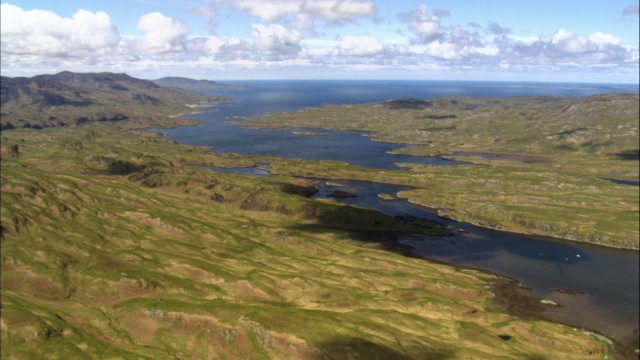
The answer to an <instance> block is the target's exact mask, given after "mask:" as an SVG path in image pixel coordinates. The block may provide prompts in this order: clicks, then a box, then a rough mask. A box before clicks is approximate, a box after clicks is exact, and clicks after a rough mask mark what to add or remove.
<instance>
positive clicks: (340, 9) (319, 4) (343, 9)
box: [301, 0, 376, 22]
mask: <svg viewBox="0 0 640 360" xmlns="http://www.w3.org/2000/svg"><path fill="white" fill-rule="evenodd" d="M301 10H302V11H303V12H304V13H307V14H309V15H312V16H316V17H319V18H321V19H325V20H330V21H334V22H345V21H351V20H353V19H355V18H357V17H359V16H367V15H372V14H375V12H376V5H375V3H374V2H373V1H371V0H368V1H357V0H314V1H304V2H303V3H302V6H301Z"/></svg>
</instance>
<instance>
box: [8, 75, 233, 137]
mask: <svg viewBox="0 0 640 360" xmlns="http://www.w3.org/2000/svg"><path fill="white" fill-rule="evenodd" d="M219 99H221V98H220V97H216V96H208V95H204V94H198V93H193V92H190V91H187V90H182V89H177V88H165V87H162V86H159V85H156V84H154V83H153V82H151V81H147V80H142V79H136V78H134V77H131V76H129V75H126V74H116V73H109V72H104V73H73V72H70V71H64V72H61V73H58V74H55V75H38V76H34V77H31V78H26V77H16V78H11V77H6V76H3V77H2V78H1V79H0V104H1V114H2V124H1V128H0V130H9V129H14V128H32V129H41V128H45V127H66V126H76V125H80V124H85V123H88V122H98V121H102V122H104V121H111V122H114V121H123V120H129V119H133V118H140V117H147V118H148V117H153V116H166V115H175V114H177V113H179V112H186V111H188V110H190V109H189V108H187V107H186V106H185V105H187V104H193V103H204V102H213V101H216V100H219ZM191 111H192V110H191Z"/></svg>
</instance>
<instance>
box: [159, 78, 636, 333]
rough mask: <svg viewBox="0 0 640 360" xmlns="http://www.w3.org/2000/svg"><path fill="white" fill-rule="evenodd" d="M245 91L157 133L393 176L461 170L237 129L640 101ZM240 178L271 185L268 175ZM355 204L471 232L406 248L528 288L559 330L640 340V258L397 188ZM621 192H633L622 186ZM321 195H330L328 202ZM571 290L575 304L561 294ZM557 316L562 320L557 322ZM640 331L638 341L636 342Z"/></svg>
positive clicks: (397, 89)
mask: <svg viewBox="0 0 640 360" xmlns="http://www.w3.org/2000/svg"><path fill="white" fill-rule="evenodd" d="M228 83H231V84H233V85H239V86H243V87H245V89H244V90H225V91H219V90H217V91H212V92H211V93H213V94H219V95H225V96H228V97H231V98H234V99H236V100H237V101H234V102H225V103H219V104H216V105H214V106H213V110H215V111H213V112H209V113H201V114H195V115H186V117H194V118H198V119H201V120H202V123H200V124H198V125H196V126H189V127H180V128H175V129H162V130H157V131H160V132H162V133H164V134H166V135H167V137H168V138H170V139H172V140H177V141H180V142H183V143H188V144H193V145H208V146H213V147H214V148H215V151H217V152H222V153H228V152H234V153H240V154H260V155H270V156H279V157H285V158H304V159H311V160H338V161H344V162H348V163H351V164H356V165H363V166H368V167H375V168H381V169H393V168H395V166H394V163H398V162H418V163H427V164H440V165H455V164H456V163H455V162H449V161H445V160H443V159H441V158H439V157H410V156H409V157H407V156H399V155H390V154H387V153H386V152H387V151H389V150H392V149H395V148H397V147H399V146H400V145H398V144H388V143H381V142H374V141H371V140H370V139H369V138H368V137H366V136H363V134H362V133H359V132H334V131H325V130H317V131H316V132H319V133H321V134H322V135H323V136H302V135H296V134H294V133H293V130H292V129H288V130H273V129H247V128H242V127H240V126H237V125H236V124H234V123H235V122H239V121H242V118H243V117H248V116H255V115H260V114H265V113H271V112H280V111H291V110H298V109H303V108H306V107H316V106H323V105H327V104H332V105H339V104H361V103H371V102H378V101H384V100H388V99H393V98H419V99H427V98H437V97H449V96H456V97H459V96H476V97H507V96H566V97H572V98H580V97H586V96H591V95H595V94H601V93H610V92H628V93H638V92H639V88H638V86H637V85H619V84H560V83H556V84H545V83H515V82H514V83H498V82H446V81H430V82H428V81H374V80H371V81H346V80H325V81H302V80H296V81H237V82H228ZM239 172H244V173H247V174H252V175H256V176H265V175H266V174H265V173H264V172H263V171H262V170H260V169H242V170H239ZM345 185H347V188H346V189H347V190H348V191H353V192H356V193H358V194H359V195H360V196H359V197H358V198H355V199H344V200H341V201H343V202H347V203H353V204H356V205H359V206H367V207H370V208H374V209H377V210H379V211H382V212H384V213H387V214H389V215H392V216H394V215H399V214H400V215H401V214H410V215H414V216H418V217H423V218H431V219H437V220H438V221H441V222H445V223H446V224H448V225H451V226H454V227H455V228H456V229H464V231H463V232H460V231H455V234H454V236H452V237H446V238H425V237H421V236H412V235H408V236H405V237H403V238H401V239H400V240H399V241H400V242H401V243H404V244H407V245H410V246H412V247H414V249H415V250H414V252H415V253H416V254H417V255H420V256H424V257H427V258H431V259H435V260H439V261H443V262H447V263H451V264H457V265H463V266H469V267H475V268H481V269H486V270H489V271H492V272H495V273H498V274H502V275H507V276H511V277H514V278H517V279H519V280H520V282H521V283H522V285H523V286H525V287H528V288H531V293H532V295H534V296H537V297H540V298H546V299H552V300H554V301H556V302H558V303H560V304H561V305H562V307H561V308H559V309H551V310H550V313H552V315H553V317H554V318H555V319H557V320H558V321H563V322H566V323H570V324H572V325H574V326H584V327H588V328H592V329H595V330H598V331H601V332H603V333H606V334H609V335H612V336H615V337H617V338H620V339H625V340H626V341H627V342H628V341H637V336H638V335H637V331H638V330H637V329H638V322H639V321H640V315H639V310H638V302H639V301H640V297H639V295H638V289H639V287H640V284H639V278H640V266H639V263H640V261H639V258H638V253H637V252H633V251H625V250H617V249H609V248H603V247H599V246H593V245H589V244H581V243H576V242H569V241H562V240H558V239H550V238H544V237H535V236H525V235H520V234H512V233H506V232H500V231H493V230H488V229H482V228H478V227H475V226H472V225H469V224H462V223H457V222H454V221H448V220H443V219H438V218H437V216H436V215H435V214H433V213H432V212H430V211H428V210H427V209H424V208H421V207H417V206H414V205H411V204H408V203H406V202H402V201H394V202H385V201H382V200H380V199H378V198H377V197H376V194H378V193H380V192H385V193H391V194H393V193H395V192H397V191H398V190H400V189H397V188H395V187H391V186H387V185H382V184H371V183H358V182H348V183H345ZM620 186H629V185H627V184H621V185H620ZM318 196H320V195H318ZM557 289H571V290H573V291H576V292H577V294H575V295H571V296H569V295H566V294H562V293H558V292H557V291H554V290H557ZM554 312H555V313H554ZM634 331H635V335H634Z"/></svg>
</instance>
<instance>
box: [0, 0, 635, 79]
mask: <svg viewBox="0 0 640 360" xmlns="http://www.w3.org/2000/svg"><path fill="white" fill-rule="evenodd" d="M638 4H639V3H638V1H637V0H598V1H595V0H561V1H559V0H553V1H552V0H536V1H525V0H482V1H480V0H434V1H428V0H426V1H425V0H423V1H414V0H271V1H265V0H162V1H157V0H126V1H125V0H110V1H103V0H99V1H98V0H82V1H74V0H67V1H51V0H47V1H44V0H10V1H8V2H2V5H1V6H2V7H1V9H0V15H1V21H0V28H1V33H0V35H1V36H0V39H1V58H0V72H1V73H2V75H3V76H33V75H38V74H52V73H57V72H60V71H64V70H69V71H76V72H101V71H110V72H124V73H127V74H129V75H132V76H136V77H140V78H145V79H156V78H160V77H164V76H185V77H191V78H195V79H209V80H233V79H415V80H483V81H538V82H591V83H632V84H637V83H638V82H639V44H638V42H639V34H638V28H639V24H638V13H639V6H638Z"/></svg>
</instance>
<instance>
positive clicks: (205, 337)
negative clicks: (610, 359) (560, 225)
mask: <svg viewBox="0 0 640 360" xmlns="http://www.w3.org/2000/svg"><path fill="white" fill-rule="evenodd" d="M2 136H3V138H2V189H1V190H2V191H1V196H2V213H1V214H2V217H1V225H2V239H1V245H2V320H1V323H0V326H1V330H2V332H1V336H2V339H1V340H2V341H1V345H2V355H3V358H7V359H33V358H98V357H99V358H114V359H115V358H127V359H130V358H176V357H177V358H211V359H214V358H220V359H242V358H251V359H268V358H274V359H283V358H289V359H344V358H355V357H363V358H371V359H392V358H393V359H425V358H428V359H431V358H433V359H448V358H452V359H453V358H459V359H468V358H485V359H496V358H572V359H598V358H602V357H603V356H604V354H605V353H606V352H607V349H606V344H605V343H603V342H602V340H601V339H599V338H598V337H595V336H593V335H591V334H589V333H585V332H582V331H579V330H575V329H573V328H570V327H565V326H562V325H557V324H551V323H546V322H540V321H530V320H524V319H517V318H514V317H512V316H509V315H505V314H503V313H501V312H500V311H498V310H497V309H496V308H495V307H494V306H493V305H492V303H491V298H492V295H491V293H490V292H489V291H488V290H487V288H486V285H485V281H487V280H490V278H489V277H488V276H486V275H481V274H479V273H475V272H467V271H457V270H455V269H453V268H451V267H448V266H444V265H437V264H432V263H429V262H425V261H421V260H416V259H410V258H406V257H403V256H401V255H398V254H396V253H394V252H390V251H387V250H384V249H383V248H384V243H377V242H370V241H365V237H364V235H363V231H366V230H370V231H375V232H376V233H377V234H381V233H384V232H385V231H387V230H388V231H397V230H408V231H426V232H441V230H440V229H437V228H433V229H431V228H410V227H408V226H407V225H402V224H398V223H396V222H395V221H394V220H392V219H389V218H386V217H384V216H381V215H374V214H373V213H371V212H368V211H366V210H359V209H356V208H349V207H346V206H341V205H338V204H336V203H332V202H327V201H324V202H323V201H314V200H311V199H308V198H305V197H303V196H300V195H299V194H304V193H305V192H306V190H307V187H308V184H307V183H305V182H304V181H300V180H296V179H293V178H287V177H283V176H279V177H278V176H277V177H269V178H258V179H256V178H251V177H244V176H239V175H228V174H221V173H215V172H212V171H209V170H206V169H200V168H194V167H191V166H186V165H184V163H200V164H210V165H224V164H228V163H229V162H234V163H240V162H241V161H246V162H251V161H253V160H252V159H250V158H247V159H237V158H233V156H226V157H222V156H214V155H209V154H205V153H204V151H205V150H206V149H204V148H196V147H191V146H186V145H179V144H175V143H171V142H169V141H167V140H164V139H162V138H160V137H157V136H155V135H152V134H145V133H138V132H122V131H116V130H113V129H109V128H107V127H104V126H102V127H98V126H94V127H92V128H89V129H80V128H76V129H46V130H41V131H26V130H19V131H18V130H14V131H6V132H3V133H2ZM498 335H509V336H511V337H512V338H511V339H510V340H509V341H504V340H502V339H500V338H499V337H498Z"/></svg>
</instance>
